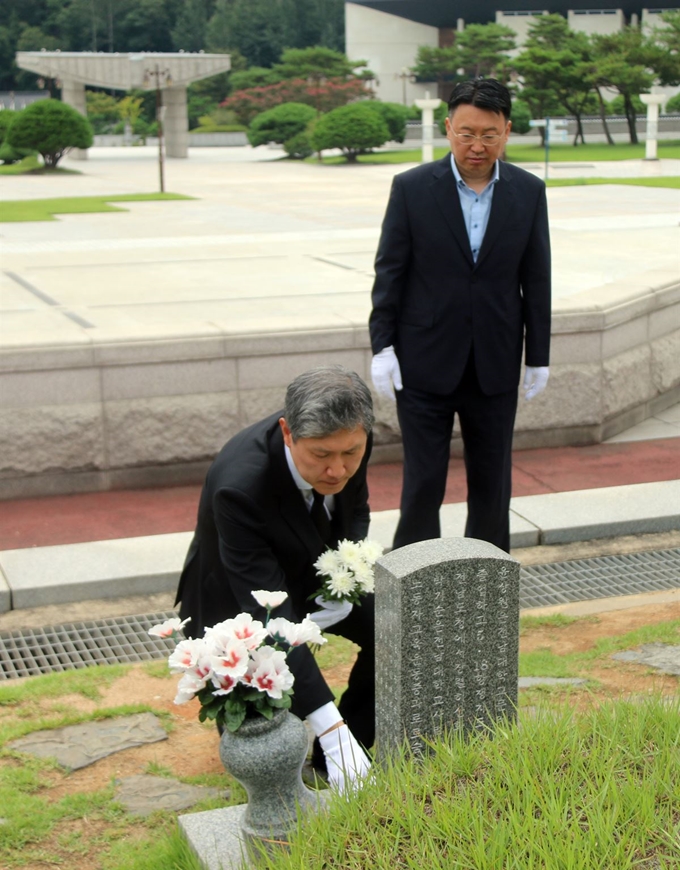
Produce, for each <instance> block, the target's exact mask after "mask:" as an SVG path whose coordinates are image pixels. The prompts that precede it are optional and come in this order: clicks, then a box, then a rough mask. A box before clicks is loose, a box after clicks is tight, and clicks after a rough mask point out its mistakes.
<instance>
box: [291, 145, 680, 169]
mask: <svg viewBox="0 0 680 870" xmlns="http://www.w3.org/2000/svg"><path fill="white" fill-rule="evenodd" d="M448 153H449V149H448V148H444V147H442V148H435V149H434V158H435V160H438V159H439V158H440V157H444V156H445V155H446V154H448ZM658 155H659V157H668V158H675V159H676V160H677V159H680V140H678V139H666V140H662V141H660V142H659V143H658ZM644 156H645V145H644V142H643V143H640V144H638V145H628V144H624V143H621V144H619V145H607V144H606V143H601V144H600V143H597V144H593V145H578V146H577V147H574V146H573V145H551V146H550V163H573V162H576V163H593V162H597V161H600V160H636V159H638V160H641V159H642V158H643V157H644ZM420 158H421V149H420V148H413V149H409V150H402V151H377V152H375V153H373V154H361V155H360V156H359V157H358V158H357V161H358V162H359V163H420ZM507 159H508V161H509V162H510V163H544V162H545V149H544V148H542V147H541V146H540V145H522V144H521V143H520V144H513V145H508V148H507ZM307 162H309V163H315V162H318V161H317V158H316V157H308V158H307ZM323 163H325V164H327V165H329V166H333V165H336V164H342V165H346V163H347V161H346V160H345V158H344V157H325V158H324V159H323Z"/></svg>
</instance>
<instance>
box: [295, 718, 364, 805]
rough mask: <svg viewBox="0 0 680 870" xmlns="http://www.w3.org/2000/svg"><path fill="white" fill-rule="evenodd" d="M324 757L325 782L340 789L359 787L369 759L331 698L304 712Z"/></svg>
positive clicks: (342, 790)
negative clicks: (326, 779)
mask: <svg viewBox="0 0 680 870" xmlns="http://www.w3.org/2000/svg"><path fill="white" fill-rule="evenodd" d="M307 722H308V723H309V725H310V727H311V729H312V731H313V732H314V734H315V735H316V736H317V737H318V739H319V745H320V746H321V749H322V751H323V754H324V757H325V759H326V770H327V771H328V784H329V785H330V786H331V788H335V789H337V790H338V791H340V792H349V791H350V790H351V789H352V788H358V787H359V785H360V782H361V780H362V779H363V778H364V777H365V776H366V775H367V774H368V771H369V770H370V768H371V762H370V761H369V760H368V756H367V755H366V753H365V752H364V750H363V749H362V748H361V746H359V744H358V743H357V741H356V739H355V737H354V735H353V734H352V732H351V731H350V730H349V728H348V727H347V725H346V724H345V720H344V719H343V718H342V716H341V715H340V711H339V710H338V708H337V707H336V706H335V704H334V703H333V702H332V701H329V702H328V703H327V704H324V705H323V707H319V708H318V709H316V710H313V711H312V712H311V713H308V714H307Z"/></svg>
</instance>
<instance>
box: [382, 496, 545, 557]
mask: <svg viewBox="0 0 680 870" xmlns="http://www.w3.org/2000/svg"><path fill="white" fill-rule="evenodd" d="M439 517H440V523H441V531H442V537H443V538H462V537H464V536H465V521H466V519H467V505H466V504H463V503H460V502H459V503H457V504H445V505H442V507H441V509H440V511H439ZM398 522H399V511H398V510H388V511H378V512H376V513H373V514H372V515H371V525H370V527H369V530H368V534H369V537H370V538H373V539H374V540H376V541H378V542H379V543H381V544H382V545H383V547H385V548H386V549H387V548H390V547H391V546H392V539H393V538H394V532H395V530H396V528H397V523H398ZM539 537H540V530H539V528H538V527H537V526H536V525H535V524H534V523H533V522H531V521H528V520H526V519H525V518H524V517H522V516H519V515H518V514H517V513H516V512H515V511H511V512H510V546H511V547H534V546H536V545H537V544H538V542H539Z"/></svg>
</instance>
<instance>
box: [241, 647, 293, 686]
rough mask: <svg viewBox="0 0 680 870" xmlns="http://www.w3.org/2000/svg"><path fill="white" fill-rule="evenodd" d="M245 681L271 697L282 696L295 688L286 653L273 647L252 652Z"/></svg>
mask: <svg viewBox="0 0 680 870" xmlns="http://www.w3.org/2000/svg"><path fill="white" fill-rule="evenodd" d="M244 681H245V682H247V683H249V684H250V685H251V686H252V687H253V688H255V689H259V691H260V692H266V693H267V695H269V697H270V698H281V697H283V693H284V692H287V691H288V690H289V689H292V688H293V681H294V678H293V675H292V673H291V672H290V669H289V667H288V665H287V664H286V654H285V653H284V652H282V651H281V650H275V649H272V647H267V646H265V647H262V649H258V650H254V651H253V653H252V654H251V660H250V665H249V667H248V673H247V674H246V677H245V678H244Z"/></svg>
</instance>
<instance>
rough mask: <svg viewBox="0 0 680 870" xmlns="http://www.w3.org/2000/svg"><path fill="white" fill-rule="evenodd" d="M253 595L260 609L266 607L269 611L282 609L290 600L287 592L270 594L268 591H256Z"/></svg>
mask: <svg viewBox="0 0 680 870" xmlns="http://www.w3.org/2000/svg"><path fill="white" fill-rule="evenodd" d="M251 595H252V596H253V598H254V599H255V601H257V603H258V604H259V605H260V607H266V608H267V610H274V609H275V608H276V607H280V606H281V605H282V604H283V602H284V601H285V600H286V598H288V593H287V592H268V591H267V590H266V589H256V590H255V592H251Z"/></svg>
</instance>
